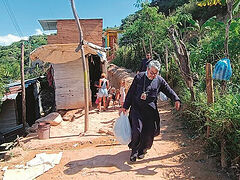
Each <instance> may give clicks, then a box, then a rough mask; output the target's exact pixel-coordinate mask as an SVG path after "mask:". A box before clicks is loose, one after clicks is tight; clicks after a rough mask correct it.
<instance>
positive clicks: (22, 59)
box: [21, 42, 26, 131]
mask: <svg viewBox="0 0 240 180" xmlns="http://www.w3.org/2000/svg"><path fill="white" fill-rule="evenodd" d="M21 87H22V123H23V129H24V131H25V129H26V98H25V97H26V92H25V79H24V42H22V49H21Z"/></svg>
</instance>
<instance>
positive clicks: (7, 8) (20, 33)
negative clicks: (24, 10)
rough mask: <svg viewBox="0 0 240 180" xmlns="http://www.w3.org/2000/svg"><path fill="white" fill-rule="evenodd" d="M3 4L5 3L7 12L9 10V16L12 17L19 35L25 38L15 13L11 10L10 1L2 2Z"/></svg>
mask: <svg viewBox="0 0 240 180" xmlns="http://www.w3.org/2000/svg"><path fill="white" fill-rule="evenodd" d="M2 2H3V4H4V6H5V8H6V10H7V13H8V15H9V17H10V19H11V21H12V23H13V26H14V28H15V29H16V31H17V33H18V35H19V36H20V37H23V33H22V30H21V28H20V26H19V25H18V23H17V19H16V17H15V15H14V13H13V11H12V9H11V7H10V5H9V3H8V1H7V0H2Z"/></svg>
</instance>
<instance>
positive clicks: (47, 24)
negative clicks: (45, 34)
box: [38, 20, 57, 31]
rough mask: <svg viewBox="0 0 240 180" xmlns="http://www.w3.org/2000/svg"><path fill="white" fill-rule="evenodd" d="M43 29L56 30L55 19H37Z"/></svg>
mask: <svg viewBox="0 0 240 180" xmlns="http://www.w3.org/2000/svg"><path fill="white" fill-rule="evenodd" d="M38 21H39V23H40V24H41V26H42V28H43V30H44V31H48V30H57V20H38Z"/></svg>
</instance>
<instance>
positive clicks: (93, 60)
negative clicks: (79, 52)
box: [88, 55, 102, 105]
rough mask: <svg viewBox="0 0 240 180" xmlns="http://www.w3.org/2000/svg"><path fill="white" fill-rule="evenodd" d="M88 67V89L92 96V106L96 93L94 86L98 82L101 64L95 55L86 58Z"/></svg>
mask: <svg viewBox="0 0 240 180" xmlns="http://www.w3.org/2000/svg"><path fill="white" fill-rule="evenodd" d="M88 66H89V76H90V89H91V93H92V94H91V95H92V102H93V103H92V104H93V105H94V102H95V101H96V98H97V97H96V93H97V92H98V89H97V87H96V85H97V84H98V82H99V79H100V77H101V73H102V62H101V60H100V57H99V56H97V55H90V56H88Z"/></svg>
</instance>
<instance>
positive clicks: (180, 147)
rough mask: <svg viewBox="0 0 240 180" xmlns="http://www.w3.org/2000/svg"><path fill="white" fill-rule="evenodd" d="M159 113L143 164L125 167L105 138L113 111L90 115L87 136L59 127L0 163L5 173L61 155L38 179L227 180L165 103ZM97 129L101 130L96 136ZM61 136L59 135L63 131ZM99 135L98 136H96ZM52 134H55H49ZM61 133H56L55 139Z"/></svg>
mask: <svg viewBox="0 0 240 180" xmlns="http://www.w3.org/2000/svg"><path fill="white" fill-rule="evenodd" d="M159 111H160V113H161V134H160V135H159V136H158V137H156V138H155V140H154V144H153V147H152V149H151V150H149V151H148V153H147V155H146V157H145V158H144V159H143V160H137V162H135V163H130V162H129V156H130V151H129V149H128V147H127V146H126V145H120V144H119V143H118V142H116V141H115V138H114V137H113V136H111V135H109V134H111V131H112V125H113V122H114V121H115V118H117V117H118V112H117V110H109V111H108V112H101V113H97V112H95V111H92V113H91V114H90V116H89V117H90V131H89V133H87V134H86V135H85V136H78V135H79V132H82V130H83V119H84V117H83V116H82V117H79V118H78V119H75V120H74V121H73V122H64V123H65V124H62V125H61V126H59V127H58V126H57V127H54V128H55V129H57V130H56V131H54V128H53V129H51V139H49V140H46V141H40V140H37V139H36V138H34V136H32V138H30V139H25V141H24V144H23V146H22V150H19V151H20V153H19V154H21V155H19V156H18V157H15V158H12V159H11V160H10V161H8V162H4V163H0V166H1V167H3V166H5V165H8V166H9V167H10V168H11V167H12V166H13V165H15V164H23V163H24V162H27V161H28V160H30V159H32V158H33V157H34V156H35V154H37V153H40V152H43V151H46V152H47V153H56V152H60V151H62V152H63V157H62V160H61V162H60V164H59V165H56V166H55V167H54V168H53V169H51V170H49V171H48V172H46V173H44V174H43V175H41V176H40V177H38V178H37V179H38V180H45V179H64V180H65V179H91V180H92V179H104V180H105V179H114V180H117V179H121V180H123V179H151V180H152V179H164V180H165V179H202V180H227V179H228V178H227V177H226V176H225V175H224V174H222V173H221V172H220V171H219V170H218V169H217V168H216V164H217V163H216V162H215V161H214V160H213V159H207V156H206V155H205V154H203V153H201V151H202V149H201V146H200V144H201V143H200V142H199V140H192V139H190V138H188V136H187V134H185V133H184V132H183V128H182V126H181V123H180V122H179V121H176V120H174V118H173V117H174V113H173V112H174V110H173V108H172V107H171V106H170V105H169V104H168V103H167V102H165V103H163V104H162V106H161V107H160V108H159ZM99 129H101V130H100V131H99ZM63 131H64V132H63ZM99 132H100V133H99ZM54 133H55V134H54ZM61 133H62V134H61Z"/></svg>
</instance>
